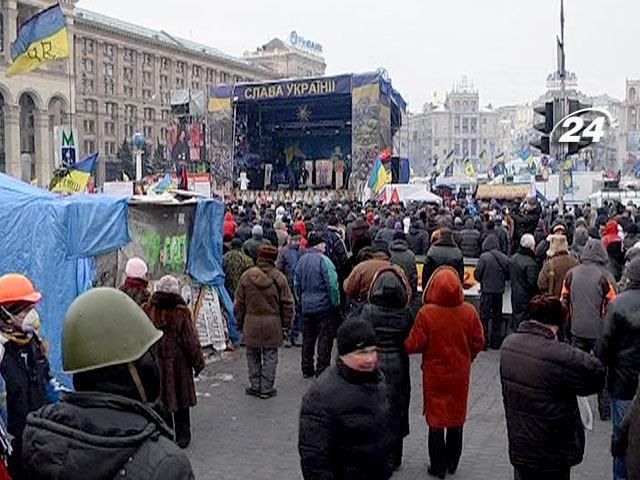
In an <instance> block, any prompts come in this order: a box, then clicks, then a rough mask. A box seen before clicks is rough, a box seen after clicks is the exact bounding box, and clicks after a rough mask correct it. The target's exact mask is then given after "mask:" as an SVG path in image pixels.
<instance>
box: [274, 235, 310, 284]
mask: <svg viewBox="0 0 640 480" xmlns="http://www.w3.org/2000/svg"><path fill="white" fill-rule="evenodd" d="M304 252H305V250H304V248H302V247H301V246H300V245H297V246H293V245H291V244H289V245H286V246H284V247H282V248H281V249H280V253H278V259H277V260H276V268H277V269H278V270H280V271H281V272H282V273H283V274H284V276H285V277H287V282H289V288H290V289H291V292H293V291H294V288H293V285H294V280H295V276H296V267H297V266H298V260H300V257H302V255H303V254H304Z"/></svg>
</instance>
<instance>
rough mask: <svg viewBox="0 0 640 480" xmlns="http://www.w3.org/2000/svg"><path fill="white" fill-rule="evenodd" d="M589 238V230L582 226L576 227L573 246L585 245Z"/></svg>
mask: <svg viewBox="0 0 640 480" xmlns="http://www.w3.org/2000/svg"><path fill="white" fill-rule="evenodd" d="M587 240H589V230H587V229H586V228H582V227H581V228H576V231H575V233H574V234H573V246H574V247H584V246H585V245H586V244H587Z"/></svg>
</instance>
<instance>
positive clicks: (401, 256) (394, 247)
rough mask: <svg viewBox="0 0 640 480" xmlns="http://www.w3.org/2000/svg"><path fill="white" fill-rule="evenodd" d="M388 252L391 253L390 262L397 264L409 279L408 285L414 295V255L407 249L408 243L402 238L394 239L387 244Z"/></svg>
mask: <svg viewBox="0 0 640 480" xmlns="http://www.w3.org/2000/svg"><path fill="white" fill-rule="evenodd" d="M389 253H390V254H391V258H390V260H391V263H392V264H394V265H398V266H399V267H400V268H402V270H404V273H405V274H406V275H407V280H409V286H410V287H411V296H412V297H415V296H416V294H417V292H418V267H417V265H416V256H415V255H414V254H413V252H412V251H411V250H409V245H407V242H405V241H404V240H394V241H393V243H391V245H389Z"/></svg>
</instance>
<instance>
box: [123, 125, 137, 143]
mask: <svg viewBox="0 0 640 480" xmlns="http://www.w3.org/2000/svg"><path fill="white" fill-rule="evenodd" d="M134 130H135V128H134V126H133V124H131V123H127V124H125V126H124V137H125V138H127V139H130V138H133V133H134Z"/></svg>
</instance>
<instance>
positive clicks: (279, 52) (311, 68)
mask: <svg viewBox="0 0 640 480" xmlns="http://www.w3.org/2000/svg"><path fill="white" fill-rule="evenodd" d="M291 37H293V38H295V39H297V38H298V37H297V34H296V33H295V32H291V35H290V38H291ZM321 48H322V47H319V49H318V48H316V49H315V50H311V49H303V48H300V47H297V46H294V45H293V44H292V43H291V41H289V42H285V41H283V40H280V39H279V38H274V39H273V40H271V41H270V42H268V43H267V44H265V45H262V46H261V47H258V48H257V49H256V50H255V51H253V52H245V54H244V58H245V59H247V60H249V61H251V62H252V63H254V64H256V65H261V66H263V67H265V68H267V69H268V70H270V71H272V72H275V73H276V75H278V76H279V77H281V78H299V77H321V76H323V75H324V74H325V70H326V68H327V65H326V64H325V62H324V58H323V57H322V55H321Z"/></svg>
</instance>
